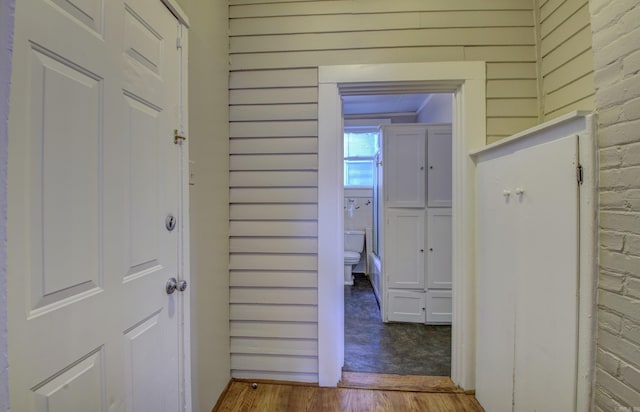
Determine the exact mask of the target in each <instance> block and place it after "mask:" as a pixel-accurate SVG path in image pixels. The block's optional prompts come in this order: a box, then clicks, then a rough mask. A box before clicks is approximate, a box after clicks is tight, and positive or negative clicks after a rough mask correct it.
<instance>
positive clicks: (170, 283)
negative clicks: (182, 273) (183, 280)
mask: <svg viewBox="0 0 640 412" xmlns="http://www.w3.org/2000/svg"><path fill="white" fill-rule="evenodd" d="M177 288H178V281H177V280H176V278H174V277H171V278H169V280H167V284H166V285H165V287H164V290H166V291H167V295H171V294H172V293H173V292H175V291H176V289H177Z"/></svg>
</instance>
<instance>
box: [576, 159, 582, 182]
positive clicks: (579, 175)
mask: <svg viewBox="0 0 640 412" xmlns="http://www.w3.org/2000/svg"><path fill="white" fill-rule="evenodd" d="M583 177H584V176H583V171H582V165H581V164H579V165H578V167H576V180H578V184H579V185H582V182H583Z"/></svg>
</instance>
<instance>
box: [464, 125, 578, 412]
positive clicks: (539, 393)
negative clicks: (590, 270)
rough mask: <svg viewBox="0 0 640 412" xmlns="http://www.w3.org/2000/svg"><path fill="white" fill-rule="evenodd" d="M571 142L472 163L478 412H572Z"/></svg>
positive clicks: (574, 267)
mask: <svg viewBox="0 0 640 412" xmlns="http://www.w3.org/2000/svg"><path fill="white" fill-rule="evenodd" d="M577 143H578V137H577V136H575V135H571V136H567V137H561V138H557V139H555V140H550V139H549V138H547V139H546V140H544V141H542V142H540V143H536V144H533V143H532V144H530V145H529V146H525V147H522V148H519V149H517V150H515V149H513V148H512V147H511V148H510V147H509V146H507V147H503V148H498V149H496V150H494V151H490V152H487V153H483V154H481V155H479V157H478V163H477V164H478V166H477V182H478V190H477V193H478V203H477V213H478V215H477V222H478V229H477V230H478V238H477V239H478V253H477V256H478V261H477V263H478V280H477V282H478V318H477V319H478V324H477V328H478V336H477V376H476V382H477V386H476V397H477V398H478V400H479V401H480V403H481V404H482V406H483V407H484V408H485V409H486V410H491V411H497V412H500V411H512V410H515V411H531V410H539V411H570V410H575V393H576V384H577V380H576V368H577V347H578V341H577V330H578V324H577V319H578V300H577V296H578V291H577V287H578V284H579V281H578V207H577V205H578V195H579V193H578V184H577V182H576V167H577Z"/></svg>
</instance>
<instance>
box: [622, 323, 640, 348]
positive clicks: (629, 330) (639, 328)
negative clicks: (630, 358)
mask: <svg viewBox="0 0 640 412" xmlns="http://www.w3.org/2000/svg"><path fill="white" fill-rule="evenodd" d="M621 330H622V337H623V338H625V339H626V340H628V341H631V342H633V343H635V344H636V345H640V322H634V321H632V320H630V319H623V320H622V328H621Z"/></svg>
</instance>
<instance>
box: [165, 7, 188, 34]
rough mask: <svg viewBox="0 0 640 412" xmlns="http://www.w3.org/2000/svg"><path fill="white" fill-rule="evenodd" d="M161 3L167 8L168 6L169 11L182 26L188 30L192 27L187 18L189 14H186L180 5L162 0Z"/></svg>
mask: <svg viewBox="0 0 640 412" xmlns="http://www.w3.org/2000/svg"><path fill="white" fill-rule="evenodd" d="M161 1H162V3H163V4H164V5H165V6H167V8H168V9H169V11H170V12H171V13H172V14H173V15H174V16H175V17H176V19H178V22H180V24H182V25H183V26H185V27H186V28H189V26H190V24H189V17H188V16H187V13H185V12H184V10H182V7H180V5H179V4H178V2H177V1H176V0H161Z"/></svg>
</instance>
